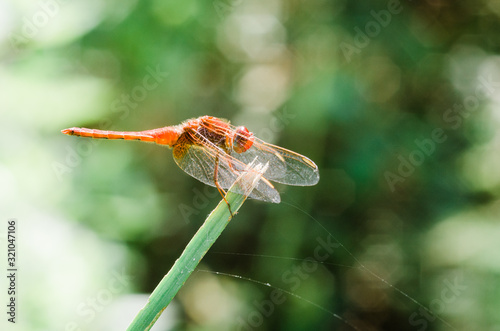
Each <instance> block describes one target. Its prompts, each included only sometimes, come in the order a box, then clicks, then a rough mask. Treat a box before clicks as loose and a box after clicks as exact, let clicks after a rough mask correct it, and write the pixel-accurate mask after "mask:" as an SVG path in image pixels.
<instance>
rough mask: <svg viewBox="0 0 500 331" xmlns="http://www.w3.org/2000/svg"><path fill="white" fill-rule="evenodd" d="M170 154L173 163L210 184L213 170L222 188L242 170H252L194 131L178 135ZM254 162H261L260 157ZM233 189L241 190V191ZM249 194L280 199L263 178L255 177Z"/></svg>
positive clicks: (252, 196) (229, 185) (232, 180)
mask: <svg viewBox="0 0 500 331" xmlns="http://www.w3.org/2000/svg"><path fill="white" fill-rule="evenodd" d="M192 141H196V144H193V143H192ZM173 155H174V160H175V162H176V163H177V165H178V166H179V167H180V168H181V169H182V170H184V171H185V172H186V173H187V174H189V175H190V176H192V177H194V178H196V179H198V180H199V181H201V182H202V183H205V184H207V185H210V186H214V187H215V178H216V177H215V175H216V174H215V172H216V171H217V181H218V183H219V185H220V186H221V187H222V188H224V189H228V188H230V187H231V186H232V185H233V183H234V182H235V181H236V179H237V178H238V177H239V176H240V175H241V174H242V173H243V172H244V171H253V170H251V169H250V170H248V169H246V168H247V165H246V163H243V162H241V161H239V160H237V159H234V158H233V157H231V156H230V155H228V154H227V153H226V152H224V151H223V150H222V149H220V148H219V147H217V146H215V145H214V144H212V143H211V142H210V141H208V140H206V139H205V138H204V137H202V136H198V135H196V137H195V136H194V135H192V136H191V137H190V138H189V139H184V141H182V139H180V141H179V142H178V143H177V144H176V145H175V146H174V150H173ZM251 161H252V160H251ZM251 161H250V162H251ZM258 162H260V163H262V161H260V160H258ZM236 193H240V194H244V193H245V192H236ZM249 197H251V198H254V199H258V200H263V201H268V202H274V203H279V202H280V196H279V193H278V191H276V189H275V188H274V187H273V186H272V184H271V183H269V182H268V181H267V180H266V179H265V178H261V179H260V180H259V182H258V184H257V186H256V187H255V189H254V190H253V191H252V192H251V193H250V195H249Z"/></svg>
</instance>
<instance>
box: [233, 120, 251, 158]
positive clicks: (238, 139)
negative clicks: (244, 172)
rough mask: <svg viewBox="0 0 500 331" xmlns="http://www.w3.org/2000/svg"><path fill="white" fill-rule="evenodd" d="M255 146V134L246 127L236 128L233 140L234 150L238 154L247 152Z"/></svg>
mask: <svg viewBox="0 0 500 331" xmlns="http://www.w3.org/2000/svg"><path fill="white" fill-rule="evenodd" d="M252 145H253V134H252V133H251V132H250V131H248V129H247V128H245V127H244V126H239V127H237V128H236V134H235V136H234V140H233V150H234V151H235V152H236V153H243V152H246V151H247V150H248V149H249V148H250V147H252Z"/></svg>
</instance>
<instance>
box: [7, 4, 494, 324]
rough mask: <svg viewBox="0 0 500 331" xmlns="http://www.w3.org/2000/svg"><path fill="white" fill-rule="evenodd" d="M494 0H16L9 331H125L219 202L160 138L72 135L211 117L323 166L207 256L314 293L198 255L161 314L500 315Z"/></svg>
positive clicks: (10, 63)
mask: <svg viewBox="0 0 500 331" xmlns="http://www.w3.org/2000/svg"><path fill="white" fill-rule="evenodd" d="M499 15H500V2H499V1H472V0H467V1H460V2H455V1H449V0H428V1H401V2H399V1H395V0H391V1H371V2H369V3H368V2H367V3H362V2H353V1H345V0H344V1H321V0H313V1H298V0H294V1H283V0H265V1H264V0H259V1H253V0H252V1H250V0H249V1H243V0H214V1H212V0H211V1H194V0H184V1H180V0H163V1H162V0H151V1H135V0H125V1H116V0H113V1H108V2H102V1H94V0H91V1H81V0H78V1H62V0H42V1H37V2H35V1H26V0H23V1H0V58H1V63H0V82H1V85H0V111H1V120H0V129H1V132H2V139H1V140H0V187H1V190H0V195H1V199H0V204H1V211H2V222H1V224H2V226H1V228H0V233H2V234H3V236H2V242H3V244H2V250H4V247H5V241H4V239H5V231H6V228H7V220H8V219H9V218H16V219H17V220H18V224H19V226H18V240H19V246H18V249H19V270H20V272H19V280H18V281H19V282H18V287H19V307H18V318H19V320H18V323H17V324H16V325H15V326H12V325H11V324H8V323H7V322H6V317H5V313H3V314H2V315H3V317H2V320H1V322H0V323H3V324H0V325H3V327H2V329H8V330H11V329H12V330H124V329H125V328H126V326H127V325H128V323H129V322H130V321H131V320H132V319H133V317H134V316H135V314H136V313H137V311H138V310H139V309H140V308H141V307H142V306H143V305H144V303H145V302H146V300H147V296H148V294H149V293H150V292H151V291H152V290H153V289H154V288H155V286H156V284H157V283H158V282H159V281H160V280H161V278H162V277H163V275H164V274H165V273H166V272H167V271H168V270H169V268H170V267H171V265H172V264H173V263H174V261H175V260H176V258H177V257H178V256H179V255H180V253H181V252H182V250H183V249H184V247H185V245H186V244H187V242H188V241H189V240H190V238H191V237H192V236H193V234H194V233H195V232H196V230H197V229H198V228H199V226H200V225H201V224H202V222H203V220H204V219H205V217H206V215H207V214H208V213H209V212H210V211H211V210H212V209H213V208H214V207H215V206H216V204H217V203H218V202H219V200H220V196H219V195H218V193H217V191H216V190H215V189H214V188H211V187H206V186H204V185H203V184H202V183H200V182H198V181H197V180H195V179H193V178H191V177H190V176H188V175H186V174H185V173H184V172H183V171H182V170H181V169H179V168H178V167H177V166H176V164H175V163H174V162H173V160H172V157H171V151H170V150H168V149H167V148H163V147H160V146H156V145H150V144H143V143H138V142H124V141H98V140H90V139H82V138H76V137H68V136H64V135H62V134H61V133H60V130H61V129H64V128H67V127H73V126H79V127H89V128H103V129H115V130H134V131H136V130H145V129H153V128H157V127H163V126H166V125H174V124H179V123H181V122H182V121H184V120H186V119H189V118H193V117H199V116H202V115H213V116H217V117H222V118H227V119H229V120H231V122H232V123H233V124H235V125H245V126H247V127H248V128H249V130H250V131H252V132H254V133H255V134H256V135H257V136H258V137H260V138H262V139H264V140H266V141H268V142H271V143H275V144H278V145H280V146H283V147H285V148H288V149H291V150H294V151H296V152H298V153H301V154H304V155H306V156H308V157H309V158H311V159H312V160H314V161H315V162H316V163H317V164H318V166H319V169H320V176H321V179H320V182H319V184H318V185H316V186H313V187H289V186H283V185H279V186H278V189H279V191H280V192H281V196H282V201H283V202H282V203H281V204H278V205H272V204H266V203H262V202H259V201H252V200H249V201H247V202H246V203H245V205H244V206H243V207H242V209H241V210H240V213H239V214H238V215H237V216H236V217H235V218H234V219H233V221H232V222H231V223H230V224H229V226H228V227H227V228H226V230H225V231H224V233H223V234H222V236H221V237H220V238H219V240H218V241H217V242H216V244H215V245H214V246H213V247H212V249H211V250H210V251H209V252H208V254H207V255H206V257H205V258H204V259H203V261H202V263H201V265H200V267H199V269H200V270H206V271H214V272H221V273H228V274H233V275H239V276H243V277H249V278H251V279H254V280H257V281H262V282H264V283H270V284H272V285H273V286H275V287H277V288H282V289H284V290H287V291H290V292H292V293H294V294H296V295H298V296H300V297H301V298H302V299H300V298H298V297H295V296H292V295H290V294H283V296H279V295H278V294H279V293H278V292H275V291H274V290H273V289H272V288H269V287H266V286H263V285H259V284H257V283H254V282H250V281H247V280H243V279H239V278H234V277H228V276H222V275H217V274H215V273H211V272H197V271H195V272H194V273H193V275H192V277H191V278H190V279H189V280H188V281H187V282H186V284H185V286H184V287H183V289H182V290H181V291H180V292H179V294H178V296H177V297H176V299H175V300H174V302H173V303H172V304H171V306H169V307H168V309H167V310H166V311H165V312H164V314H163V316H162V317H161V318H160V320H159V321H158V323H157V325H156V326H155V327H154V328H153V330H355V328H353V326H355V327H356V328H357V329H358V330H420V331H422V330H453V329H454V330H499V329H500V315H499V314H498V311H500V239H499V238H500V224H499V217H498V215H499V211H500V202H499V196H500V171H498V169H500V155H499V153H498V150H499V148H500V129H499V124H500V115H499V114H498V104H499V102H500V57H499V56H498V52H499V51H500V48H499V45H500V37H499V36H500V35H499V34H498V30H497V29H499V28H500V21H499ZM339 243H341V244H342V245H339ZM2 254H4V253H2ZM4 262H5V259H4V258H2V266H4V264H3V263H4ZM319 262H321V263H319ZM5 268H6V267H5ZM4 270H5V269H4ZM374 275H377V276H378V277H376V276H374ZM0 286H2V288H1V289H0V293H2V294H1V295H0V298H3V299H2V300H4V302H3V303H6V300H7V296H6V288H7V281H6V279H5V277H2V281H0ZM396 288H397V289H396ZM400 291H401V292H404V293H405V294H402V293H401V292H400ZM311 302H312V303H314V304H311ZM416 302H419V303H420V304H421V305H422V306H424V307H427V308H428V310H427V311H426V310H425V309H424V308H422V306H420V305H419V304H417V303H416ZM315 305H319V306H321V307H322V308H323V309H320V308H318V307H317V306H315ZM333 314H336V315H338V316H340V317H341V320H340V319H339V318H336V317H335V316H333Z"/></svg>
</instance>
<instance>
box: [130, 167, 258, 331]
mask: <svg viewBox="0 0 500 331" xmlns="http://www.w3.org/2000/svg"><path fill="white" fill-rule="evenodd" d="M251 166H252V164H250V165H249V168H248V169H247V171H246V172H245V173H244V174H243V175H242V176H240V177H239V178H238V180H237V181H236V182H235V183H234V184H233V186H232V187H231V188H230V189H229V191H228V193H227V195H226V199H227V201H228V202H229V204H230V205H231V210H232V211H233V213H236V212H237V211H238V209H239V208H240V207H241V205H242V204H243V202H244V201H245V199H246V195H248V194H250V192H251V191H252V190H253V189H254V188H255V186H256V185H257V183H258V181H259V180H260V177H261V176H262V173H264V172H265V168H266V167H267V165H266V166H262V165H261V164H257V165H256V166H255V167H254V168H250V167H251ZM236 187H238V191H239V192H245V193H247V194H246V195H241V194H237V193H233V192H232V191H233V190H236ZM230 220H231V214H230V212H229V209H228V207H227V205H226V203H225V202H224V200H221V202H219V204H218V205H217V207H216V208H215V209H214V210H213V211H212V212H211V213H210V215H208V217H207V219H206V220H205V223H203V225H202V226H201V227H200V229H199V230H198V231H197V232H196V234H195V235H194V236H193V238H192V239H191V241H190V242H189V243H188V245H187V246H186V248H185V249H184V251H183V252H182V254H181V256H180V257H179V258H178V259H177V261H175V263H174V265H173V266H172V268H171V269H170V271H169V272H168V273H167V274H166V275H165V276H164V277H163V279H162V280H161V281H160V283H159V284H158V286H157V287H156V288H155V290H154V291H153V293H151V296H150V297H149V300H148V302H147V303H146V305H145V306H144V308H142V309H141V310H140V311H139V313H138V314H137V316H136V317H135V318H134V320H133V321H132V323H131V324H130V326H129V327H128V329H127V330H129V331H139V330H140V331H143V330H149V329H151V327H152V326H153V325H154V323H155V322H156V320H157V319H158V318H159V317H160V315H161V313H162V312H163V311H164V310H165V308H167V306H168V304H169V303H170V302H171V301H172V299H173V298H174V296H175V295H176V294H177V292H178V291H179V290H180V288H181V287H182V285H184V283H185V282H186V280H187V279H188V277H189V275H191V273H192V272H193V271H194V269H195V268H196V266H197V265H198V264H199V263H200V261H201V259H202V258H203V256H205V254H206V252H207V251H208V249H209V248H210V247H211V246H212V244H213V243H214V242H215V240H217V238H218V237H219V236H220V234H221V233H222V231H223V230H224V228H225V227H226V226H227V224H229V221H230Z"/></svg>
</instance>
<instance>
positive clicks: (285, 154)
mask: <svg viewBox="0 0 500 331" xmlns="http://www.w3.org/2000/svg"><path fill="white" fill-rule="evenodd" d="M253 139H254V142H253V144H252V146H251V147H250V148H249V149H248V150H247V151H245V152H243V153H236V152H235V151H232V152H231V156H233V157H234V158H236V159H238V160H240V161H241V162H243V163H249V162H251V161H252V160H253V159H255V158H256V157H257V162H260V163H263V164H265V163H267V162H269V167H268V169H267V171H266V172H265V173H264V177H265V178H267V179H269V180H272V181H275V182H278V183H282V184H287V185H296V186H309V185H315V184H316V183H318V181H319V172H318V166H317V165H316V164H315V163H314V162H313V161H311V160H310V159H309V158H307V157H305V156H303V155H300V154H298V153H295V152H292V151H290V150H288V149H285V148H281V147H279V146H275V145H271V144H268V143H266V142H264V141H262V140H260V139H258V138H256V137H254V138H253Z"/></svg>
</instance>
